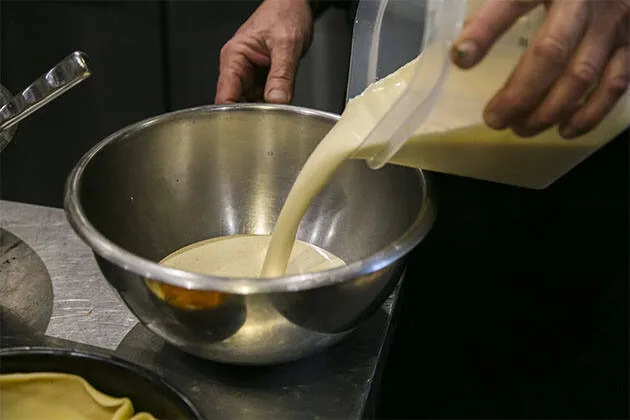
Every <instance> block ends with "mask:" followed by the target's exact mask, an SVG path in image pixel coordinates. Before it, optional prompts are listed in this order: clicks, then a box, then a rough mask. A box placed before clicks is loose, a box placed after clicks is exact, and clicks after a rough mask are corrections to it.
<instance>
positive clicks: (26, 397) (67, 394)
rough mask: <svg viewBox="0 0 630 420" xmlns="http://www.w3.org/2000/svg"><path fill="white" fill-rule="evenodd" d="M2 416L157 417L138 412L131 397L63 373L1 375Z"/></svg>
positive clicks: (54, 419) (58, 419)
mask: <svg viewBox="0 0 630 420" xmlns="http://www.w3.org/2000/svg"><path fill="white" fill-rule="evenodd" d="M0 419H2V420H34V419H46V420H155V418H154V417H153V416H152V415H150V414H148V413H144V412H143V413H138V414H135V415H134V408H133V405H132V403H131V401H130V400H129V398H114V397H110V396H109V395H105V394H103V393H102V392H100V391H98V390H97V389H95V388H94V387H92V386H91V385H90V384H89V383H88V382H87V381H86V380H85V379H83V378H81V377H79V376H76V375H70V374H63V373H24V374H22V373H12V374H4V375H0Z"/></svg>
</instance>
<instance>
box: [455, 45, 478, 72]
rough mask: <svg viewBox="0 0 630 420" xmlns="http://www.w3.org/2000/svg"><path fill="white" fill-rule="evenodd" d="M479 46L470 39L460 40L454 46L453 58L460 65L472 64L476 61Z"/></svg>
mask: <svg viewBox="0 0 630 420" xmlns="http://www.w3.org/2000/svg"><path fill="white" fill-rule="evenodd" d="M478 55H479V47H478V45H477V44H476V43H474V42H472V41H462V42H460V43H458V44H457V45H456V46H455V60H456V62H457V64H459V65H462V66H466V67H468V66H472V65H474V64H475V63H476V62H477V59H478V57H477V56H478Z"/></svg>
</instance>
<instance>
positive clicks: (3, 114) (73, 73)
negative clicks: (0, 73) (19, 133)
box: [0, 51, 91, 151]
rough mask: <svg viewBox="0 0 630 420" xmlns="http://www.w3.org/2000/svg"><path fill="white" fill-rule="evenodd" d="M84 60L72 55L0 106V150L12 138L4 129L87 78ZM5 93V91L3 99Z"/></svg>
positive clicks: (82, 57) (81, 54)
mask: <svg viewBox="0 0 630 420" xmlns="http://www.w3.org/2000/svg"><path fill="white" fill-rule="evenodd" d="M86 59H87V56H86V55H85V54H84V53H82V52H80V51H75V52H73V53H72V54H70V55H69V56H67V57H66V58H64V59H63V60H61V61H60V62H59V63H57V65H55V66H54V67H53V68H52V69H50V70H49V71H47V72H46V73H44V74H43V75H41V76H40V77H39V78H38V79H37V80H35V81H34V82H33V83H31V84H30V85H29V86H28V87H27V88H26V89H24V90H23V91H22V92H21V93H19V94H17V95H15V96H14V97H13V98H11V99H8V101H6V103H4V104H3V105H2V108H0V151H2V150H3V149H4V148H5V147H6V146H7V144H9V141H11V138H12V133H10V132H9V133H8V134H7V133H6V132H5V131H6V130H8V129H9V128H11V127H12V126H14V125H15V124H17V123H18V122H20V121H22V120H23V119H24V118H26V117H27V116H29V115H31V114H32V113H33V112H35V111H36V110H38V109H39V108H41V107H43V106H44V105H46V104H47V103H48V102H50V101H52V100H54V99H55V98H57V97H59V96H60V95H62V94H63V93H65V92H67V91H68V90H69V89H71V88H73V87H74V86H76V85H77V84H79V83H81V82H82V81H83V80H85V79H87V78H88V77H89V76H90V74H91V73H90V70H89V69H88V66H87V62H86ZM6 93H7V92H6V91H5V92H4V95H3V96H6Z"/></svg>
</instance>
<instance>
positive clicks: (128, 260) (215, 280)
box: [64, 103, 436, 295]
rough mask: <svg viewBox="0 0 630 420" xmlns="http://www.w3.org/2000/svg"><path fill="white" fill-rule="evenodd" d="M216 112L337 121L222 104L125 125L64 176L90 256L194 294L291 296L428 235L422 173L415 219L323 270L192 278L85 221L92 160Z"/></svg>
mask: <svg viewBox="0 0 630 420" xmlns="http://www.w3.org/2000/svg"><path fill="white" fill-rule="evenodd" d="M219 111H224V112H236V111H272V112H274V111H275V112H282V113H291V114H296V113H297V114H300V115H304V116H314V117H318V118H322V119H325V120H329V121H337V120H338V119H339V118H340V117H339V115H336V114H333V113H329V112H325V111H319V110H314V109H310V108H304V107H298V106H293V105H277V104H252V103H247V104H245V103H238V104H227V105H205V106H199V107H193V108H186V109H181V110H177V111H173V112H168V113H165V114H161V115H158V116H154V117H150V118H147V119H145V120H142V121H139V122H136V123H133V124H131V125H128V126H126V127H124V128H122V129H120V130H118V131H116V132H114V133H113V134H111V135H109V136H108V137H106V138H105V139H104V140H102V141H100V142H99V143H98V144H96V145H95V146H94V147H92V148H91V149H90V150H89V151H88V152H87V153H85V154H84V155H83V157H81V159H80V160H79V161H78V163H77V164H76V166H75V167H74V168H73V169H72V171H71V173H70V175H69V176H68V179H67V182H66V187H65V192H64V210H65V213H66V218H67V219H68V222H69V223H70V225H71V227H72V228H73V229H74V231H75V232H76V233H77V235H78V236H79V237H80V238H81V239H82V240H83V241H84V242H85V243H86V244H87V245H88V246H89V247H90V248H91V249H92V252H93V253H94V254H96V255H98V256H100V257H101V258H103V259H105V260H107V261H109V262H110V263H112V264H114V265H116V266H118V267H120V268H122V269H124V270H126V271H131V272H133V273H135V274H137V275H139V276H141V277H143V278H146V279H150V280H158V281H161V282H163V283H167V284H169V285H172V286H177V287H182V288H185V289H195V290H213V291H219V292H225V293H232V294H240V295H252V294H259V293H270V292H294V291H301V290H308V289H315V288H320V287H324V286H330V285H334V284H338V283H343V282H346V281H349V280H351V279H354V278H357V277H359V276H368V275H370V274H373V273H375V272H378V271H380V270H382V269H384V268H386V267H387V266H389V265H391V264H393V263H394V262H396V261H398V260H400V259H401V258H403V257H404V256H405V255H406V254H407V253H409V252H410V251H411V250H412V249H413V248H414V247H415V246H416V245H418V244H419V243H420V242H421V241H422V239H424V237H425V236H426V235H427V234H428V232H429V231H430V229H431V227H432V226H433V223H434V221H435V213H436V209H435V203H434V201H433V200H432V198H431V193H430V192H431V191H430V190H431V187H430V185H429V184H430V183H429V181H428V179H427V176H426V174H425V173H424V172H423V171H422V170H420V169H411V168H409V169H410V170H414V171H416V173H417V175H418V179H419V182H420V183H421V184H422V186H423V188H422V192H423V197H422V198H423V201H422V207H421V209H420V211H419V213H418V215H417V217H416V220H415V221H414V222H413V223H412V224H411V226H409V228H408V229H407V230H406V231H405V232H404V233H403V234H402V235H400V236H399V237H398V238H396V239H395V240H394V241H392V242H390V243H389V244H388V245H386V246H384V247H382V248H381V249H380V250H378V251H376V252H375V253H372V254H370V255H369V256H368V257H367V258H364V259H362V260H359V261H354V262H351V263H349V264H347V265H344V266H340V267H336V268H332V269H329V270H325V271H318V272H313V273H304V274H297V275H289V276H281V277H265V278H262V277H243V278H241V277H219V276H210V275H206V274H199V273H192V272H188V271H183V270H178V269H175V268H169V267H165V266H162V265H160V264H159V263H158V262H155V261H153V260H149V259H147V258H143V257H140V256H138V255H135V254H133V253H132V252H129V251H127V250H126V249H124V248H123V247H121V246H119V245H117V244H115V243H114V242H113V241H111V240H109V239H108V238H106V237H105V236H104V235H103V234H101V233H100V232H99V231H98V230H97V229H96V228H95V227H94V226H93V225H92V224H91V223H90V221H89V220H88V218H87V216H86V214H85V212H84V210H83V206H82V205H81V202H80V199H79V193H80V190H81V179H82V175H83V173H84V171H85V170H86V168H87V166H88V165H89V164H90V162H91V161H92V159H94V157H95V156H96V155H97V154H99V152H101V151H102V150H103V149H105V148H106V147H108V146H109V145H110V144H113V143H116V142H117V141H122V140H123V139H124V138H125V137H127V136H128V135H129V134H131V133H134V132H137V131H140V130H143V129H146V128H147V127H151V126H154V125H157V124H160V123H163V122H165V121H169V120H174V119H178V118H181V117H182V116H185V115H189V114H190V115H192V114H199V113H215V112H219Z"/></svg>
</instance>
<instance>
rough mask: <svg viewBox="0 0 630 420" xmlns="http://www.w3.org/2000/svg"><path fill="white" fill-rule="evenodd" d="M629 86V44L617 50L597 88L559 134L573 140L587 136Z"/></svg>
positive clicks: (562, 127)
mask: <svg viewBox="0 0 630 420" xmlns="http://www.w3.org/2000/svg"><path fill="white" fill-rule="evenodd" d="M629 85H630V45H625V46H623V47H620V48H618V49H617V50H616V51H615V52H614V53H613V55H612V58H611V59H610V61H609V62H608V65H607V66H606V69H605V70H604V75H603V77H602V80H601V83H600V85H599V87H598V88H597V89H596V90H595V91H594V92H593V94H592V95H591V96H590V97H589V98H588V100H587V101H586V103H585V104H584V106H583V107H582V108H580V109H579V110H578V111H577V112H576V113H575V114H574V115H573V116H572V117H571V119H570V120H569V121H568V122H567V123H566V124H562V125H561V127H560V135H562V137H564V138H567V139H569V138H574V137H578V136H581V135H583V134H586V133H588V132H589V131H591V130H592V129H594V128H595V127H597V125H599V123H600V122H601V121H602V120H603V119H604V117H606V115H607V114H608V113H609V112H610V111H611V110H612V109H613V107H614V106H615V104H616V103H617V101H618V100H619V98H620V97H621V96H622V95H624V94H625V93H626V92H627V90H628V86H629Z"/></svg>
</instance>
